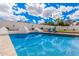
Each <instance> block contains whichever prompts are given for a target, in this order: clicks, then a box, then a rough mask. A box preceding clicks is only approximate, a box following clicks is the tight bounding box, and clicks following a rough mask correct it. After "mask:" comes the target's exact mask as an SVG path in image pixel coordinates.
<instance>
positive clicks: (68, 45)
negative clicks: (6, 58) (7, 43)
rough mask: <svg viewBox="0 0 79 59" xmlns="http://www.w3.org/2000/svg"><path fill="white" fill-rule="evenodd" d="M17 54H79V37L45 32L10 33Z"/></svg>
mask: <svg viewBox="0 0 79 59" xmlns="http://www.w3.org/2000/svg"><path fill="white" fill-rule="evenodd" d="M10 38H11V41H12V43H13V45H14V48H15V50H16V52H17V55H18V56H79V37H78V36H68V35H56V34H45V33H38V32H33V33H28V34H11V35H10Z"/></svg>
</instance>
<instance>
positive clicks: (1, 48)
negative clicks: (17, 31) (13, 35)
mask: <svg viewBox="0 0 79 59" xmlns="http://www.w3.org/2000/svg"><path fill="white" fill-rule="evenodd" d="M4 33H6V34H4ZM7 33H8V32H7V31H6V28H2V29H0V55H1V56H16V52H15V49H14V46H13V44H12V42H11V40H10V37H9V35H8V34H7Z"/></svg>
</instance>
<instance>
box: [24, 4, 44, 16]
mask: <svg viewBox="0 0 79 59" xmlns="http://www.w3.org/2000/svg"><path fill="white" fill-rule="evenodd" d="M44 7H45V5H44V4H40V3H34V4H33V3H32V4H27V5H26V9H27V11H28V13H29V14H30V15H34V16H39V15H40V14H41V13H42V11H43V9H44Z"/></svg>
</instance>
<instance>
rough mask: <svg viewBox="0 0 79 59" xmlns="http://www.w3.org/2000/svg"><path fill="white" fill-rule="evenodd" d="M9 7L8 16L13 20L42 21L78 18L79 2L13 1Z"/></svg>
mask: <svg viewBox="0 0 79 59" xmlns="http://www.w3.org/2000/svg"><path fill="white" fill-rule="evenodd" d="M0 7H1V5H0ZM6 7H7V6H6ZM10 7H11V11H10V13H9V14H10V15H9V16H10V19H13V20H14V21H24V22H31V23H43V22H49V21H53V20H55V19H56V18H60V19H62V20H68V19H71V20H77V21H78V20H79V3H34V4H33V3H15V4H10V6H9V9H10ZM3 10H5V8H3ZM2 16H3V15H0V18H1V17H2ZM11 16H13V17H11ZM3 18H4V17H3ZM5 18H7V17H5ZM8 18H9V17H8ZM15 18H16V20H15ZM1 19H2V18H1Z"/></svg>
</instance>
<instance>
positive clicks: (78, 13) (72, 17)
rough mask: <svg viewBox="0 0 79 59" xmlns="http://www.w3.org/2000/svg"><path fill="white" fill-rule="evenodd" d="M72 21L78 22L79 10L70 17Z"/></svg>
mask: <svg viewBox="0 0 79 59" xmlns="http://www.w3.org/2000/svg"><path fill="white" fill-rule="evenodd" d="M68 16H69V18H70V19H72V20H76V19H78V18H79V10H77V11H75V13H73V14H70V15H68Z"/></svg>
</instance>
